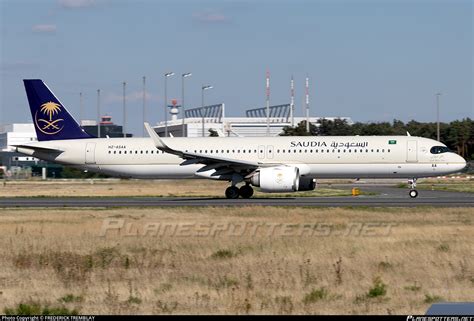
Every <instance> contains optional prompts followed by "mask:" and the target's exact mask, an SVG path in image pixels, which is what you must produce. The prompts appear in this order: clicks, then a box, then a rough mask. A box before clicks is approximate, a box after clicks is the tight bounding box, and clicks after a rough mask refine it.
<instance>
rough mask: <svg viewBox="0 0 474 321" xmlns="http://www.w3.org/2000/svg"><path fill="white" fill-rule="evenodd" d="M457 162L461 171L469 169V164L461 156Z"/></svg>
mask: <svg viewBox="0 0 474 321" xmlns="http://www.w3.org/2000/svg"><path fill="white" fill-rule="evenodd" d="M457 158H458V159H457V160H456V161H457V162H459V167H460V168H459V170H460V171H462V170H463V169H465V168H466V167H467V162H466V160H465V159H464V158H462V157H461V156H459V155H457Z"/></svg>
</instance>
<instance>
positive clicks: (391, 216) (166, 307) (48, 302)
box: [0, 188, 474, 314]
mask: <svg viewBox="0 0 474 321" xmlns="http://www.w3.org/2000/svg"><path fill="white" fill-rule="evenodd" d="M59 190H60V188H58V191H59ZM473 214H474V210H473V209H472V208H414V209H405V208H356V209H344V208H331V209H321V208H318V209H313V208H280V207H241V208H235V207H234V208H169V209H168V208H167V209H159V208H156V209H128V208H119V209H3V210H1V212H0V245H1V246H0V313H3V312H5V311H7V312H11V311H12V310H11V309H14V308H16V307H18V305H19V304H20V303H24V304H25V305H23V306H22V309H23V310H25V309H26V310H27V309H30V311H31V309H32V310H33V311H39V310H38V309H40V307H41V308H44V307H48V309H49V311H62V312H63V313H67V312H77V313H84V314H96V313H111V314H120V313H127V314H128V313H131V314H134V313H145V314H148V313H159V314H167V313H171V314H178V313H186V314H187V313H238V314H247V313H248V314H263V313H277V314H289V313H292V314H303V313H316V314H326V313H330V314H331V313H332V314H336V313H345V314H349V313H357V314H360V313H376V314H390V313H393V314H423V313H424V312H425V311H426V309H427V308H428V306H430V305H431V304H432V303H433V302H436V301H443V300H447V301H472V300H473V298H474V257H473V255H472V249H473V248H474V238H473V237H472V231H473ZM279 224H281V225H279ZM239 226H240V227H241V228H240V229H239ZM105 227H113V229H109V230H107V229H105ZM5 309H6V310H5ZM35 309H36V310H35ZM54 309H56V310H54Z"/></svg>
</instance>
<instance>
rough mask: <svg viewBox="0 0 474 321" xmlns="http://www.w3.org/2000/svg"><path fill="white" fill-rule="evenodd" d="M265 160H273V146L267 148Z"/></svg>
mask: <svg viewBox="0 0 474 321" xmlns="http://www.w3.org/2000/svg"><path fill="white" fill-rule="evenodd" d="M267 158H268V159H273V146H272V145H268V146H267Z"/></svg>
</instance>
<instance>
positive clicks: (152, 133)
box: [143, 122, 169, 149]
mask: <svg viewBox="0 0 474 321" xmlns="http://www.w3.org/2000/svg"><path fill="white" fill-rule="evenodd" d="M143 125H144V126H145V129H146V131H147V132H148V135H150V138H151V139H152V140H153V143H154V144H155V146H156V148H159V149H169V148H168V146H166V144H165V143H163V141H162V140H161V138H160V136H158V134H157V133H156V132H155V131H154V130H153V128H151V126H150V124H148V123H146V122H145V123H143Z"/></svg>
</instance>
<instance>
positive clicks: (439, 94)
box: [436, 93, 441, 142]
mask: <svg viewBox="0 0 474 321" xmlns="http://www.w3.org/2000/svg"><path fill="white" fill-rule="evenodd" d="M439 96H441V93H437V94H436V137H437V139H438V142H439V141H440V140H439V139H440V137H439V136H440V135H439Z"/></svg>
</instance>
